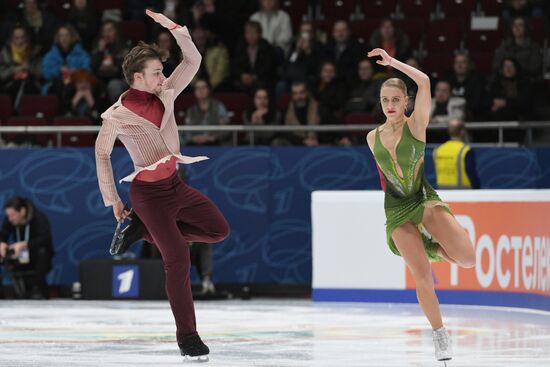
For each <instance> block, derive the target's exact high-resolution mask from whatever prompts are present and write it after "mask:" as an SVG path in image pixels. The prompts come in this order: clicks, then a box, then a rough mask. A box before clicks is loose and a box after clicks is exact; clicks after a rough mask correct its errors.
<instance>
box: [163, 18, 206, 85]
mask: <svg viewBox="0 0 550 367" xmlns="http://www.w3.org/2000/svg"><path fill="white" fill-rule="evenodd" d="M193 40H194V41H195V44H196V39H195V37H193ZM157 45H158V46H159V48H160V49H161V50H162V51H163V52H164V53H165V54H166V60H165V61H163V62H162V73H163V74H164V75H165V76H166V77H167V78H168V77H169V76H170V75H171V74H172V72H173V71H174V69H175V68H176V66H178V64H179V63H180V62H181V57H182V56H181V50H180V49H179V47H178V46H177V44H176V40H175V39H174V37H173V36H172V34H170V32H169V31H167V30H165V29H163V30H162V31H161V32H160V33H159V34H158V36H157Z"/></svg>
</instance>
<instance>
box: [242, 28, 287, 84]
mask: <svg viewBox="0 0 550 367" xmlns="http://www.w3.org/2000/svg"><path fill="white" fill-rule="evenodd" d="M261 37H262V28H261V26H260V24H259V23H258V22H253V21H248V22H246V23H245V25H244V41H242V42H241V43H240V44H239V45H238V46H237V49H236V50H235V53H234V58H233V65H232V71H233V74H234V77H233V79H234V86H235V88H237V89H238V90H240V91H245V92H251V91H252V90H254V88H256V87H258V86H263V87H266V88H268V89H269V90H273V88H274V85H275V79H276V78H277V65H276V59H275V49H274V48H273V46H271V45H270V44H269V42H267V41H266V40H264V39H262V38H261Z"/></svg>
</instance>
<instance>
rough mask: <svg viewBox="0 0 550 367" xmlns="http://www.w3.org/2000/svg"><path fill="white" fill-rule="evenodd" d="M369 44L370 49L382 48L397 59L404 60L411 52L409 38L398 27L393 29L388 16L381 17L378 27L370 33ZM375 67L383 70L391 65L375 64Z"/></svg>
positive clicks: (388, 68) (389, 68)
mask: <svg viewBox="0 0 550 367" xmlns="http://www.w3.org/2000/svg"><path fill="white" fill-rule="evenodd" d="M369 45H370V48H371V49H374V48H383V49H384V50H386V52H387V53H388V55H390V56H391V57H394V58H396V59H399V60H406V59H407V58H408V57H409V56H410V54H411V50H410V44H409V38H408V37H407V35H406V34H405V33H403V32H401V31H400V30H399V29H395V26H394V24H393V21H392V20H391V19H389V18H384V19H382V21H381V22H380V27H379V28H378V29H376V30H375V31H374V32H373V33H372V35H371V37H370V39H369ZM376 69H377V71H381V72H383V71H387V70H391V67H384V66H381V65H376Z"/></svg>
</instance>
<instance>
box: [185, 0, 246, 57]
mask: <svg viewBox="0 0 550 367" xmlns="http://www.w3.org/2000/svg"><path fill="white" fill-rule="evenodd" d="M242 2H244V3H247V4H248V5H247V7H248V8H250V6H254V5H255V4H254V1H251V0H243V1H242ZM184 3H185V2H184V1H181V2H180V7H182V8H185V5H184ZM191 13H192V21H191V23H185V22H183V23H180V24H194V25H201V26H203V27H204V28H206V29H208V30H209V31H210V32H212V34H215V35H217V36H218V37H219V39H220V40H221V41H222V42H223V44H224V45H227V47H228V48H229V49H231V50H233V49H234V48H235V45H236V43H235V42H236V41H237V39H238V35H239V33H240V32H241V30H242V24H243V22H242V21H240V19H239V18H243V17H244V16H245V14H247V15H248V14H251V13H252V11H247V10H246V9H240V8H239V4H238V1H236V0H232V1H220V2H218V3H216V1H215V0H198V1H195V2H194V5H193V6H192V7H191ZM244 20H245V19H243V21H244Z"/></svg>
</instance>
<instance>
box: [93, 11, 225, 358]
mask: <svg viewBox="0 0 550 367" xmlns="http://www.w3.org/2000/svg"><path fill="white" fill-rule="evenodd" d="M146 14H147V15H148V16H150V17H151V18H152V19H153V20H154V21H155V22H157V23H159V24H160V25H161V26H163V27H164V28H166V29H168V30H170V32H171V33H172V35H173V36H174V38H175V39H176V41H177V43H178V45H179V46H180V48H181V50H182V52H183V60H182V62H181V63H180V64H179V65H178V66H177V67H176V69H175V70H174V71H173V73H172V74H171V75H170V77H169V78H165V77H164V75H163V74H162V60H163V58H164V55H163V54H162V53H161V51H160V49H159V48H158V47H157V46H156V45H149V44H146V43H144V42H140V43H139V44H138V45H137V46H135V47H134V48H133V49H132V50H131V51H130V52H129V53H128V54H127V55H126V57H125V58H124V63H123V65H122V68H123V72H124V77H125V79H126V81H127V82H128V84H129V85H130V89H129V90H128V91H126V92H124V93H123V94H122V95H121V96H120V98H119V100H118V101H117V102H116V103H115V104H113V105H112V106H111V107H110V108H109V109H108V110H107V111H105V112H104V113H103V114H102V115H101V118H102V119H103V124H102V126H101V129H100V131H99V135H98V137H97V141H96V146H95V149H96V165H97V177H98V181H99V188H100V191H101V194H102V196H103V201H104V203H105V205H106V206H112V207H113V213H114V216H115V218H116V219H117V221H119V222H121V221H123V220H124V219H125V218H126V217H127V216H128V215H129V214H130V213H129V211H128V210H127V209H125V207H124V204H123V203H122V201H121V200H120V198H119V196H118V194H117V191H116V186H115V182H114V178H113V171H112V166H111V159H110V154H111V151H112V148H113V145H114V143H115V140H116V138H118V139H119V140H120V141H122V143H123V144H124V146H125V147H126V149H127V150H128V152H129V153H130V156H131V158H132V161H133V162H134V166H135V171H134V172H133V173H132V174H131V175H129V176H127V177H125V178H123V179H122V181H127V182H132V183H131V186H130V199H131V201H132V205H133V211H134V213H132V216H133V219H134V220H133V221H132V224H131V225H130V227H128V228H127V232H131V233H126V234H125V236H126V237H127V238H126V242H127V243H126V245H127V246H129V245H130V244H131V241H128V238H132V241H133V240H134V239H135V238H136V237H141V238H144V239H146V240H148V241H149V242H152V243H154V244H155V245H156V246H157V247H158V249H159V251H160V253H161V255H162V259H163V262H164V271H165V274H166V284H165V287H166V294H167V295H168V299H169V301H170V307H171V308H172V312H173V314H174V318H175V322H176V329H177V331H176V339H177V342H178V346H179V348H180V352H181V355H183V356H185V357H186V358H188V359H194V360H200V361H205V360H208V353H209V349H208V347H207V346H206V345H205V344H204V343H203V342H202V340H201V338H200V337H199V335H198V333H197V330H196V322H195V310H194V305H193V298H192V294H191V284H190V280H189V269H190V255H189V245H188V243H189V242H204V243H215V242H219V241H222V240H223V239H224V238H226V237H227V235H228V234H229V226H228V224H227V221H226V220H225V218H224V216H223V215H222V213H221V212H220V210H219V209H218V208H217V207H216V206H215V205H214V204H213V203H212V202H211V201H210V200H209V199H208V198H207V197H206V196H204V195H203V194H201V193H200V192H198V191H197V190H195V189H193V188H191V187H189V186H188V185H186V184H185V183H183V182H182V181H181V180H180V179H179V177H178V176H177V173H176V165H177V163H193V162H197V161H201V160H204V159H207V158H206V157H186V156H182V155H181V154H180V142H179V135H178V130H177V126H176V120H175V117H174V100H175V99H176V97H177V96H178V95H179V94H180V93H181V92H182V91H183V89H184V88H185V87H186V86H187V85H188V84H189V82H190V81H191V79H192V78H193V77H194V75H195V73H196V72H197V70H198V69H199V65H200V62H201V55H200V53H199V51H198V50H197V48H196V47H195V45H194V44H193V41H192V40H191V36H190V35H189V30H188V29H187V27H185V26H183V27H182V26H179V25H177V24H176V23H174V22H173V21H171V20H170V19H169V18H167V17H166V16H164V15H163V14H159V13H155V12H152V11H149V10H146ZM126 248H127V247H126ZM124 250H125V249H124Z"/></svg>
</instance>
